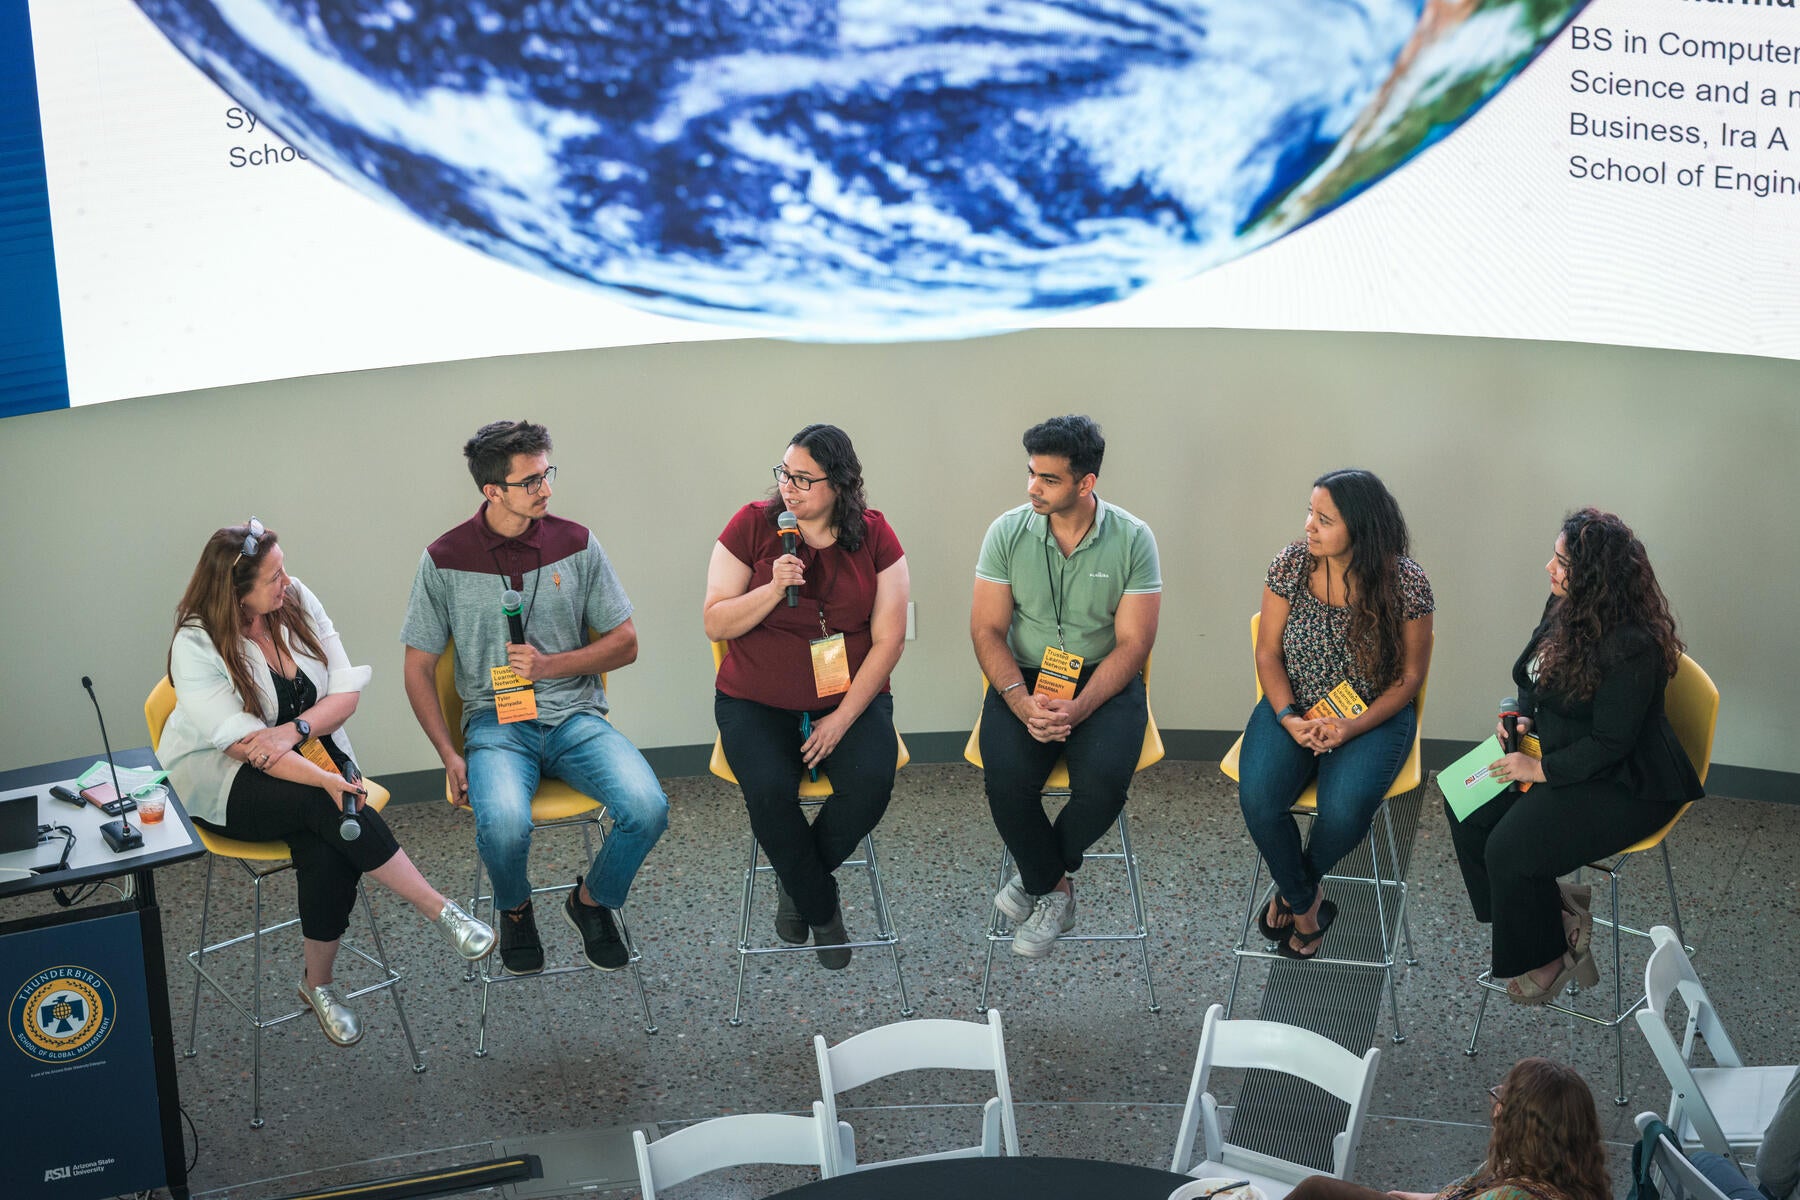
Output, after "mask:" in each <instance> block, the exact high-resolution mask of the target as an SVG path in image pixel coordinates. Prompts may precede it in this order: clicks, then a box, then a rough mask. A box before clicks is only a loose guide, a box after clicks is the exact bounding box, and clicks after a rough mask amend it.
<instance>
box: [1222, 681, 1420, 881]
mask: <svg viewBox="0 0 1800 1200" xmlns="http://www.w3.org/2000/svg"><path fill="white" fill-rule="evenodd" d="M1416 728H1418V716H1417V714H1416V712H1415V711H1414V709H1413V706H1412V705H1410V704H1409V705H1407V706H1406V707H1405V708H1403V709H1401V710H1400V711H1399V712H1397V713H1395V714H1394V715H1393V716H1391V717H1389V718H1388V719H1387V720H1385V721H1383V722H1382V723H1381V724H1379V725H1377V726H1376V727H1375V728H1373V729H1371V730H1369V731H1368V732H1367V733H1365V734H1362V735H1361V736H1360V737H1356V738H1352V739H1351V740H1350V741H1348V742H1345V743H1344V744H1343V745H1341V746H1339V747H1338V748H1337V749H1335V750H1333V751H1332V752H1331V753H1329V754H1314V753H1313V752H1312V751H1311V750H1308V749H1307V748H1306V747H1305V746H1302V745H1300V744H1299V743H1298V742H1296V741H1295V740H1294V739H1293V738H1292V737H1291V736H1290V735H1289V734H1288V731H1287V730H1285V729H1283V728H1282V727H1281V722H1280V721H1277V720H1276V719H1275V710H1274V709H1272V708H1270V707H1269V702H1268V701H1267V700H1258V701H1257V702H1256V707H1255V708H1254V709H1252V710H1250V723H1249V724H1248V725H1247V726H1245V728H1244V746H1243V749H1242V751H1240V752H1239V755H1238V772H1239V774H1240V775H1241V776H1242V778H1240V779H1239V781H1238V807H1240V808H1241V809H1243V811H1244V824H1245V825H1246V826H1247V827H1248V828H1249V830H1250V837H1251V838H1252V839H1253V840H1254V841H1255V842H1256V848H1257V849H1258V850H1260V851H1262V856H1263V859H1264V860H1265V861H1266V862H1267V863H1268V864H1269V875H1270V877H1271V878H1273V879H1274V880H1275V886H1276V888H1278V889H1279V890H1280V892H1281V898H1282V899H1283V900H1285V901H1286V902H1287V904H1288V907H1289V908H1292V909H1293V910H1294V911H1295V912H1305V911H1306V910H1307V909H1309V908H1311V907H1312V902H1313V898H1314V897H1315V896H1316V895H1317V893H1318V890H1319V880H1320V879H1321V878H1323V877H1324V876H1325V875H1327V874H1329V873H1330V871H1331V868H1333V867H1335V866H1336V865H1337V864H1338V861H1339V860H1340V859H1342V858H1343V857H1344V855H1346V854H1348V853H1350V851H1352V850H1354V849H1356V845H1357V843H1358V842H1360V841H1362V840H1363V838H1365V837H1367V836H1368V833H1369V825H1370V823H1371V822H1373V821H1374V819H1375V810H1376V809H1378V808H1380V807H1381V797H1382V796H1383V795H1384V794H1386V792H1387V790H1388V786H1389V785H1390V784H1392V783H1393V782H1394V776H1395V775H1398V774H1399V773H1400V766H1401V764H1402V763H1404V762H1405V761H1406V755H1407V752H1408V751H1410V750H1411V749H1412V741H1413V730H1415V729H1416ZM1315 774H1316V775H1317V776H1318V777H1319V809H1318V815H1317V816H1315V817H1314V818H1313V822H1312V832H1311V834H1310V836H1308V838H1307V840H1306V845H1305V846H1304V847H1302V846H1301V844H1300V827H1299V825H1298V824H1297V823H1296V822H1295V820H1294V817H1293V816H1292V814H1290V813H1289V812H1288V810H1289V809H1291V808H1292V807H1293V806H1294V801H1296V800H1298V799H1299V798H1300V793H1301V792H1302V791H1304V790H1305V788H1306V784H1307V781H1308V780H1310V779H1312V777H1313V776H1314V775H1315Z"/></svg>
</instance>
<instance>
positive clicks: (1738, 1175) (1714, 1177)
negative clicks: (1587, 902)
mask: <svg viewBox="0 0 1800 1200" xmlns="http://www.w3.org/2000/svg"><path fill="white" fill-rule="evenodd" d="M1534 790H1535V789H1534ZM1687 1159H1688V1161H1689V1162H1691V1163H1693V1164H1694V1170H1696V1171H1698V1172H1700V1174H1702V1175H1704V1176H1706V1179H1707V1182H1708V1183H1710V1184H1712V1185H1713V1186H1714V1187H1716V1188H1718V1189H1719V1190H1720V1191H1721V1192H1724V1193H1725V1194H1726V1195H1727V1196H1729V1197H1730V1198H1731V1200H1769V1197H1768V1195H1767V1194H1766V1193H1764V1192H1762V1191H1760V1190H1758V1189H1757V1187H1756V1185H1755V1184H1753V1183H1751V1182H1750V1180H1749V1179H1748V1178H1746V1177H1745V1175H1744V1173H1743V1171H1741V1170H1739V1169H1738V1165H1737V1164H1736V1163H1734V1162H1732V1161H1731V1160H1730V1159H1729V1158H1726V1157H1725V1156H1724V1155H1722V1154H1714V1153H1713V1152H1712V1151H1711V1150H1696V1151H1694V1152H1693V1153H1692V1154H1690V1155H1688V1156H1687Z"/></svg>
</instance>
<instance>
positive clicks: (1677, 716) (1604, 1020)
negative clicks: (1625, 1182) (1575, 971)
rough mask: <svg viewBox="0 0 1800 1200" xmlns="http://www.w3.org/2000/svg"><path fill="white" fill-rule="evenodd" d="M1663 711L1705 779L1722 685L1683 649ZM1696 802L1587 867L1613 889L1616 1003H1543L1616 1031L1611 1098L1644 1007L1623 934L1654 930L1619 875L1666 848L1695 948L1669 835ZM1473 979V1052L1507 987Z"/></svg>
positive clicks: (1603, 924)
mask: <svg viewBox="0 0 1800 1200" xmlns="http://www.w3.org/2000/svg"><path fill="white" fill-rule="evenodd" d="M1663 711H1664V712H1665V713H1666V714H1667V716H1668V718H1669V724H1670V725H1671V726H1672V727H1673V728H1674V730H1675V737H1676V740H1678V741H1679V742H1680V743H1681V748H1682V749H1683V750H1686V751H1687V756H1688V761H1689V762H1691V763H1693V764H1694V774H1696V775H1698V776H1699V777H1700V782H1701V783H1702V784H1704V783H1705V782H1706V772H1707V770H1708V768H1710V767H1711V766H1712V748H1713V734H1714V733H1715V732H1716V731H1717V729H1718V727H1719V689H1718V686H1717V685H1716V684H1714V683H1713V681H1712V676H1710V675H1708V674H1707V673H1706V671H1705V670H1704V669H1703V668H1702V667H1701V666H1700V664H1699V663H1697V662H1695V661H1694V660H1693V659H1691V658H1689V657H1688V656H1687V655H1685V654H1683V655H1682V656H1681V662H1680V663H1678V664H1677V665H1676V668H1675V676H1674V678H1672V679H1670V680H1669V683H1668V686H1667V688H1665V689H1664V692H1663ZM1692 807H1694V805H1693V803H1692V802H1691V801H1690V802H1689V803H1687V804H1683V805H1682V806H1681V808H1680V810H1679V811H1677V812H1676V814H1675V816H1674V817H1673V818H1671V819H1670V821H1669V823H1668V824H1667V825H1664V826H1663V827H1662V828H1661V829H1659V830H1657V831H1656V832H1655V833H1653V834H1651V835H1650V836H1649V837H1647V838H1644V839H1643V840H1642V841H1640V842H1637V843H1636V844H1634V845H1631V846H1627V847H1626V848H1625V849H1623V850H1621V851H1619V853H1618V854H1617V855H1615V856H1613V858H1612V859H1611V860H1610V861H1607V862H1594V863H1589V864H1587V866H1588V869H1589V870H1593V871H1599V872H1600V873H1601V874H1603V875H1605V876H1606V880H1607V885H1608V891H1609V892H1610V900H1611V907H1610V909H1609V912H1610V919H1602V918H1600V917H1595V918H1594V927H1595V928H1596V929H1610V930H1612V931H1613V938H1612V944H1613V1007H1612V1011H1611V1012H1610V1013H1604V1014H1602V1015H1599V1016H1596V1015H1594V1014H1592V1013H1585V1012H1581V1011H1579V1010H1578V1009H1574V1008H1570V1007H1569V1006H1568V1005H1566V1004H1563V1003H1562V1002H1561V1001H1560V1000H1553V1001H1551V1002H1550V1003H1548V1004H1545V1005H1544V1006H1543V1007H1544V1008H1548V1009H1553V1010H1555V1011H1556V1012H1559V1013H1563V1014H1565V1015H1566V1016H1571V1017H1579V1018H1580V1019H1581V1020H1583V1021H1587V1022H1589V1023H1590V1024H1594V1025H1604V1026H1607V1027H1609V1028H1610V1029H1611V1030H1612V1031H1613V1063H1614V1068H1615V1071H1616V1075H1617V1079H1618V1085H1619V1091H1618V1095H1616V1096H1614V1097H1613V1103H1615V1104H1621V1105H1622V1104H1624V1103H1626V1101H1627V1100H1628V1099H1629V1097H1627V1096H1626V1095H1625V1030H1624V1026H1625V1019H1626V1018H1627V1017H1629V1016H1631V1015H1632V1014H1633V1013H1635V1012H1636V1011H1637V1010H1638V1009H1640V1008H1642V1007H1643V1006H1644V996H1643V994H1642V993H1640V994H1639V995H1638V997H1637V999H1636V1000H1633V1001H1632V1002H1631V1004H1630V1005H1629V1006H1627V1005H1626V1003H1625V982H1624V978H1623V973H1622V970H1621V965H1622V964H1621V960H1622V957H1623V956H1622V955H1621V953H1620V941H1619V935H1620V934H1628V935H1630V936H1632V937H1641V938H1644V939H1646V940H1648V939H1649V937H1650V934H1649V932H1648V931H1646V930H1643V929H1636V928H1633V927H1632V926H1630V925H1624V924H1621V923H1620V921H1619V875H1620V873H1621V872H1622V871H1623V870H1624V869H1625V864H1626V863H1627V862H1629V861H1630V860H1631V858H1632V856H1634V855H1638V854H1644V853H1646V852H1648V851H1651V850H1656V849H1661V850H1662V864H1663V879H1664V881H1665V882H1666V883H1667V885H1668V888H1669V916H1670V924H1672V925H1673V926H1674V927H1675V937H1676V939H1677V940H1678V941H1680V942H1681V944H1682V948H1683V950H1685V951H1686V952H1687V953H1688V954H1690V955H1691V954H1693V953H1694V948H1693V947H1692V946H1689V945H1688V944H1687V939H1686V938H1685V937H1684V936H1683V934H1682V931H1681V902H1680V901H1679V900H1678V899H1676V896H1675V868H1674V866H1673V865H1672V864H1671V863H1670V861H1669V843H1668V837H1669V834H1670V833H1672V832H1674V829H1675V826H1676V825H1677V824H1679V823H1680V821H1681V818H1682V817H1684V816H1686V815H1687V811H1688V809H1690V808H1692ZM1475 982H1476V983H1477V984H1478V985H1479V986H1480V988H1481V1006H1480V1007H1479V1008H1478V1009H1477V1010H1476V1012H1475V1029H1474V1031H1473V1032H1471V1033H1470V1034H1469V1045H1468V1048H1467V1049H1465V1050H1464V1051H1463V1053H1464V1054H1467V1055H1469V1056H1471V1057H1473V1056H1474V1055H1475V1054H1476V1053H1477V1051H1476V1046H1475V1043H1476V1040H1477V1039H1479V1038H1480V1037H1481V1021H1482V1018H1483V1017H1484V1016H1486V1015H1487V1002H1488V994H1489V993H1490V992H1501V993H1504V992H1505V991H1506V982H1505V981H1504V980H1499V981H1496V980H1495V979H1494V977H1493V972H1492V971H1483V972H1482V973H1481V974H1480V975H1479V976H1477V977H1476V979H1475Z"/></svg>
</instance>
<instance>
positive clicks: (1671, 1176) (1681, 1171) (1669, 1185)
mask: <svg viewBox="0 0 1800 1200" xmlns="http://www.w3.org/2000/svg"><path fill="white" fill-rule="evenodd" d="M1657 1120H1661V1118H1660V1117H1658V1116H1657V1115H1656V1114H1655V1113H1649V1112H1646V1113H1639V1114H1638V1115H1637V1127H1638V1136H1639V1137H1642V1136H1643V1135H1644V1134H1646V1133H1648V1132H1649V1125H1650V1122H1652V1121H1657ZM1650 1165H1651V1169H1652V1170H1653V1171H1654V1172H1655V1173H1656V1194H1657V1196H1659V1197H1661V1198H1662V1200H1727V1198H1726V1195H1725V1193H1724V1192H1721V1191H1720V1190H1719V1189H1718V1186H1717V1185H1716V1184H1714V1183H1713V1181H1712V1180H1710V1179H1708V1178H1707V1177H1706V1176H1704V1175H1702V1174H1701V1173H1700V1169H1699V1168H1698V1167H1696V1166H1695V1165H1694V1164H1693V1163H1691V1162H1689V1161H1688V1157H1687V1155H1685V1154H1683V1153H1682V1152H1681V1147H1679V1146H1677V1145H1675V1144H1674V1143H1672V1142H1671V1141H1669V1139H1668V1138H1666V1137H1658V1138H1657V1139H1656V1151H1655V1153H1653V1154H1652V1155H1651V1157H1650ZM1745 1182H1746V1183H1748V1182H1749V1180H1745Z"/></svg>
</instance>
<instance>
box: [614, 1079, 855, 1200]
mask: <svg viewBox="0 0 1800 1200" xmlns="http://www.w3.org/2000/svg"><path fill="white" fill-rule="evenodd" d="M830 1130H831V1124H830V1122H828V1121H826V1119H825V1106H824V1105H822V1104H820V1103H819V1102H818V1101H817V1100H815V1101H813V1115H812V1116H810V1117H795V1116H788V1115H784V1114H780V1113H743V1114H739V1115H738V1116H733V1117H715V1118H714V1119H712V1120H710V1121H701V1122H700V1123H699V1124H697V1125H689V1126H688V1127H687V1128H686V1129H678V1130H676V1131H675V1132H674V1133H671V1134H669V1135H668V1136H667V1137H660V1138H657V1139H656V1140H655V1141H654V1142H652V1141H647V1140H646V1139H645V1138H644V1131H643V1130H641V1129H634V1130H632V1131H631V1144H632V1146H633V1147H635V1148H636V1150H637V1169H638V1187H639V1188H640V1189H641V1190H642V1191H643V1193H644V1200H656V1189H657V1188H659V1187H674V1186H675V1185H676V1184H678V1183H682V1182H685V1181H686V1180H689V1179H692V1178H693V1177H694V1176H696V1175H705V1174H706V1173H708V1172H709V1171H721V1170H724V1169H725V1168H726V1167H738V1166H744V1165H746V1164H749V1163H788V1164H793V1165H796V1166H803V1167H817V1168H818V1169H819V1177H820V1178H821V1179H830V1178H831V1177H832V1174H833V1171H832V1167H831V1137H830Z"/></svg>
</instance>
